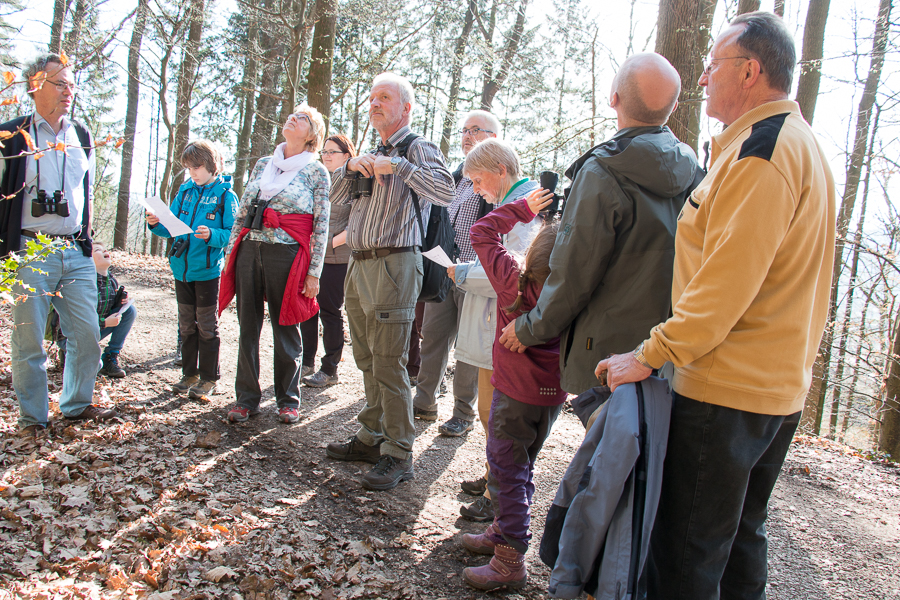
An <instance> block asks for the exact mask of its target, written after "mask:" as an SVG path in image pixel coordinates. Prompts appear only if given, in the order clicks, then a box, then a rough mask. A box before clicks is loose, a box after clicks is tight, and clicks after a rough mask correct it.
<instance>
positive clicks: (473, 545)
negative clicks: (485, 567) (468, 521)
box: [460, 521, 500, 554]
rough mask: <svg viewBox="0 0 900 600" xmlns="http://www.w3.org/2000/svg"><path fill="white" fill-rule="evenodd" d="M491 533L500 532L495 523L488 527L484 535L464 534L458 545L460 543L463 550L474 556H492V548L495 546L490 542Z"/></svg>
mask: <svg viewBox="0 0 900 600" xmlns="http://www.w3.org/2000/svg"><path fill="white" fill-rule="evenodd" d="M493 533H497V534H499V533H500V530H499V529H498V528H497V526H496V521H494V523H491V524H490V525H488V528H487V529H485V530H484V533H479V534H478V535H472V534H471V533H464V534H463V536H462V539H461V540H460V543H462V545H463V548H465V549H466V550H469V551H470V552H474V553H475V554H493V553H494V546H496V544H495V543H494V542H493V541H492V540H491V534H493Z"/></svg>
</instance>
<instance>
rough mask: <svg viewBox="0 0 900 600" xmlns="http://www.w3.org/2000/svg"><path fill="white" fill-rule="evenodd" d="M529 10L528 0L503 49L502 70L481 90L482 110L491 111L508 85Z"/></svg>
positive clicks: (522, 3)
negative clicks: (502, 90) (500, 93)
mask: <svg viewBox="0 0 900 600" xmlns="http://www.w3.org/2000/svg"><path fill="white" fill-rule="evenodd" d="M526 8H528V0H522V2H521V4H520V6H519V9H518V11H517V13H518V14H517V15H516V22H515V24H514V25H513V28H512V31H511V32H510V34H509V37H508V38H507V39H506V47H505V48H504V49H503V61H502V62H501V63H500V69H499V70H498V71H497V74H496V75H495V76H493V77H490V78H488V79H487V80H486V81H485V83H484V88H483V89H482V90H481V110H491V105H492V104H493V103H494V96H496V95H497V92H499V91H500V88H502V87H503V84H504V83H506V78H507V77H509V71H510V69H512V65H513V60H515V58H516V54H517V53H518V52H519V43H520V42H521V41H522V32H523V31H524V30H525V9H526Z"/></svg>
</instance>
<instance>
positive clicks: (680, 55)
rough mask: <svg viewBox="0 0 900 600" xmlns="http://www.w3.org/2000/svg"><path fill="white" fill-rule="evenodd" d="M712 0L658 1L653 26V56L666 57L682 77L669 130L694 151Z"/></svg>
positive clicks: (714, 6) (713, 0) (712, 5)
mask: <svg viewBox="0 0 900 600" xmlns="http://www.w3.org/2000/svg"><path fill="white" fill-rule="evenodd" d="M715 10H716V3H715V0H661V2H660V5H659V17H658V19H657V23H656V30H657V34H656V52H657V53H659V54H662V55H663V56H665V57H666V58H667V59H668V60H669V62H670V63H672V66H674V67H675V68H676V69H677V70H678V73H679V74H680V75H681V96H680V97H679V99H678V107H677V108H676V109H675V111H674V112H673V113H672V115H671V116H670V117H669V122H668V123H667V124H668V126H669V129H671V130H672V133H674V134H675V137H677V138H678V139H679V140H681V141H682V142H684V143H685V144H687V145H689V146H690V147H691V148H693V149H694V152H696V151H697V142H698V140H699V138H700V108H701V106H702V104H703V90H702V88H701V87H700V86H699V85H698V83H697V81H698V80H699V79H700V73H702V72H703V57H704V56H705V55H706V53H707V51H708V50H709V43H710V35H709V32H710V28H711V27H712V20H713V15H714V14H715Z"/></svg>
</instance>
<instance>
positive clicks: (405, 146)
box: [394, 133, 425, 246]
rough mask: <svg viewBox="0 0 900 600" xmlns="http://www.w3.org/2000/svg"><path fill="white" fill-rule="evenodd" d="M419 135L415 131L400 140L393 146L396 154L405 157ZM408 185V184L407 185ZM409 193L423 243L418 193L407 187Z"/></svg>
mask: <svg viewBox="0 0 900 600" xmlns="http://www.w3.org/2000/svg"><path fill="white" fill-rule="evenodd" d="M420 137H422V136H420V135H419V134H417V133H410V134H409V135H407V136H406V137H405V138H403V139H402V140H400V143H399V144H397V145H396V146H394V148H396V149H397V155H398V156H400V157H402V158H406V153H407V152H408V151H409V147H410V146H411V145H412V143H413V142H414V141H416V140H417V139H419V138H420ZM407 187H409V186H407ZM409 194H410V196H412V201H413V208H415V209H416V221H417V222H418V223H419V235H420V236H421V238H422V240H421V241H422V244H421V245H423V246H424V245H425V224H424V222H423V221H422V207H421V206H420V205H419V195H418V194H417V193H416V191H415V190H414V189H412V188H411V187H410V188H409Z"/></svg>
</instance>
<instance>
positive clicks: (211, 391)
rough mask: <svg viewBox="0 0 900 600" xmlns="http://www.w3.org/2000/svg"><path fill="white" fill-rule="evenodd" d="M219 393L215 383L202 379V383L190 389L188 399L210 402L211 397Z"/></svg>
mask: <svg viewBox="0 0 900 600" xmlns="http://www.w3.org/2000/svg"><path fill="white" fill-rule="evenodd" d="M217 392H218V390H217V389H216V382H215V381H210V380H208V379H201V380H200V383H198V384H196V385H192V386H191V387H190V388H189V389H188V397H189V398H193V399H195V400H209V397H210V396H214V395H215V394H216V393H217Z"/></svg>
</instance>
